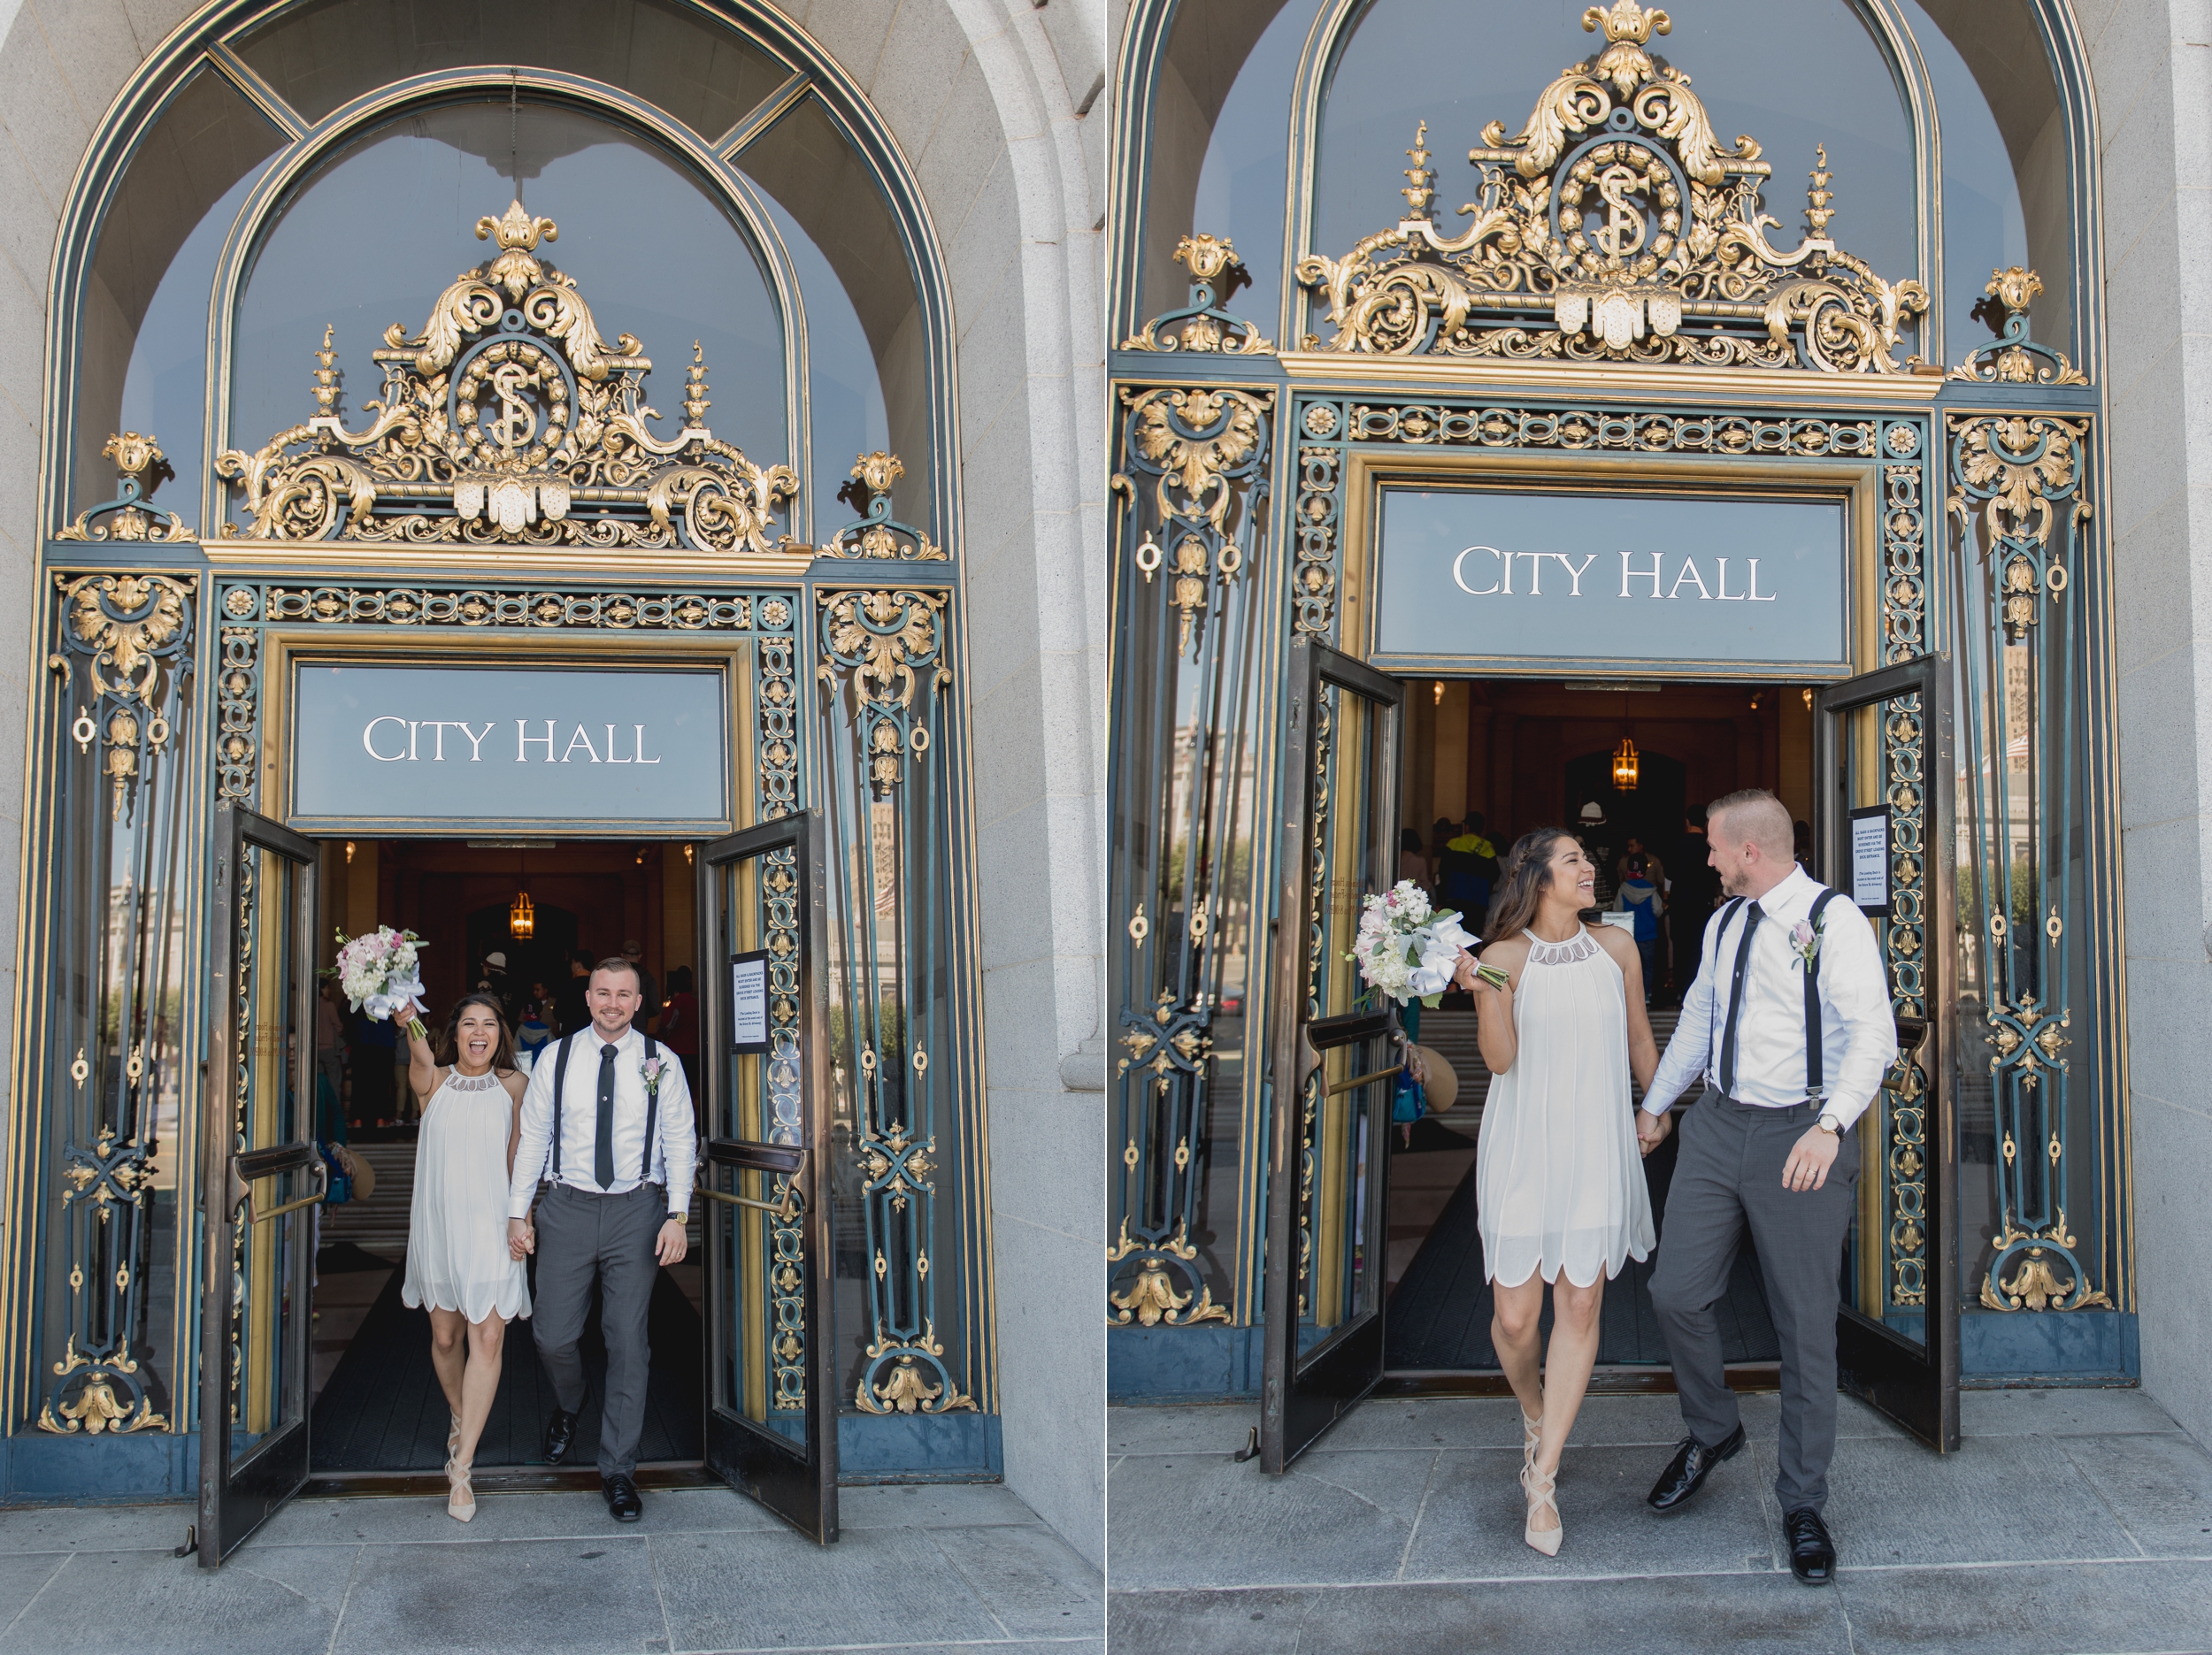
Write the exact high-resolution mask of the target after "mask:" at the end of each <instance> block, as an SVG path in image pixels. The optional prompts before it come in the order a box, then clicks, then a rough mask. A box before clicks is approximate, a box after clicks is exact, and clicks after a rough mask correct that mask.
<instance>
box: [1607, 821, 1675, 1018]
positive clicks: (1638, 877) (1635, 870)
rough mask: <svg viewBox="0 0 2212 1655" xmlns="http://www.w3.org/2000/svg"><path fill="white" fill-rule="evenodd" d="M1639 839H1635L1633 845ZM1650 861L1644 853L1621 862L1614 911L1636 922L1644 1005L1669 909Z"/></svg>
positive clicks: (1650, 990)
mask: <svg viewBox="0 0 2212 1655" xmlns="http://www.w3.org/2000/svg"><path fill="white" fill-rule="evenodd" d="M1635 842H1636V841H1635V840H1633V839H1631V840H1630V841H1629V843H1630V844H1634V843H1635ZM1648 869H1649V864H1648V863H1647V862H1645V860H1644V859H1643V858H1642V857H1641V856H1629V857H1625V858H1624V859H1623V860H1622V862H1621V873H1622V876H1623V877H1622V879H1621V888H1620V889H1619V890H1617V891H1616V892H1615V893H1613V903H1612V906H1613V910H1614V912H1616V913H1619V914H1627V915H1629V916H1632V917H1633V918H1634V920H1635V922H1636V931H1635V936H1636V952H1637V953H1638V954H1641V955H1642V956H1643V962H1644V1004H1645V1005H1647V1006H1648V1005H1650V1004H1651V996H1652V992H1653V985H1654V984H1655V982H1656V981H1657V978H1656V977H1655V975H1654V973H1655V969H1656V967H1657V965H1658V963H1659V916H1661V915H1662V914H1663V913H1665V912H1666V899H1665V898H1663V897H1662V896H1661V895H1660V894H1659V887H1658V885H1656V884H1655V883H1654V881H1653V880H1652V878H1651V876H1650V873H1649V871H1648Z"/></svg>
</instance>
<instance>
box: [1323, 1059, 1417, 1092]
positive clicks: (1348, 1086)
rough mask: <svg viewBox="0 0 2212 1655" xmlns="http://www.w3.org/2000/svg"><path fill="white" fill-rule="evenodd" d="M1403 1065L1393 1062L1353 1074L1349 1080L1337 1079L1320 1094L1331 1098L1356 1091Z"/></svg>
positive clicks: (1387, 1077)
mask: <svg viewBox="0 0 2212 1655" xmlns="http://www.w3.org/2000/svg"><path fill="white" fill-rule="evenodd" d="M1404 1067H1405V1065H1404V1064H1402V1063H1393V1064H1392V1065H1391V1066H1390V1067H1389V1068H1388V1069H1375V1070H1373V1071H1372V1072H1371V1073H1369V1074H1365V1075H1355V1076H1353V1077H1351V1079H1349V1080H1340V1081H1338V1082H1337V1083H1336V1084H1335V1085H1333V1086H1332V1087H1330V1088H1329V1089H1328V1090H1327V1091H1326V1092H1323V1093H1322V1094H1321V1095H1322V1096H1323V1097H1325V1098H1333V1097H1335V1096H1336V1094H1337V1093H1338V1092H1356V1091H1357V1090H1358V1089H1359V1088H1360V1087H1362V1086H1365V1085H1371V1084H1373V1083H1374V1082H1376V1081H1379V1080H1388V1079H1389V1078H1390V1077H1392V1076H1393V1075H1394V1074H1396V1073H1397V1072H1398V1071H1399V1070H1400V1069H1403V1068H1404Z"/></svg>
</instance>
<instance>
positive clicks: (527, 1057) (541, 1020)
mask: <svg viewBox="0 0 2212 1655" xmlns="http://www.w3.org/2000/svg"><path fill="white" fill-rule="evenodd" d="M540 992H543V985H540ZM551 1038H553V1031H552V1029H551V1028H550V1027H549V1026H548V1024H547V1023H546V1021H545V1002H544V1001H543V1000H532V1001H531V1002H530V1003H529V1004H528V1005H526V1006H525V1007H524V1008H522V1021H521V1023H518V1024H517V1025H516V1027H515V1054H516V1056H517V1057H518V1058H520V1059H521V1061H522V1066H523V1067H524V1068H525V1069H528V1068H529V1067H530V1065H532V1064H533V1063H534V1062H536V1061H538V1049H539V1048H540V1047H541V1046H544V1045H545V1043H546V1042H547V1041H549V1040H550V1039H551Z"/></svg>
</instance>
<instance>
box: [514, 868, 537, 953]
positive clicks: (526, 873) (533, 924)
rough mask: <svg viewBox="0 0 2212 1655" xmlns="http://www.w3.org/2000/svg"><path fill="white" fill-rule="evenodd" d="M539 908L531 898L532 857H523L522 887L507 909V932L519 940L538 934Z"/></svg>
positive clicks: (524, 940)
mask: <svg viewBox="0 0 2212 1655" xmlns="http://www.w3.org/2000/svg"><path fill="white" fill-rule="evenodd" d="M537 931H538V910H537V908H536V907H535V906H534V904H533V903H532V902H531V900H530V858H529V855H528V854H524V856H523V859H522V889H521V890H519V891H518V892H516V893H515V900H514V901H513V902H512V903H511V905H510V906H509V907H508V909H507V933H508V935H510V936H511V937H512V938H513V939H515V940H516V941H517V942H527V941H529V940H530V939H531V938H533V937H534V936H536V935H537Z"/></svg>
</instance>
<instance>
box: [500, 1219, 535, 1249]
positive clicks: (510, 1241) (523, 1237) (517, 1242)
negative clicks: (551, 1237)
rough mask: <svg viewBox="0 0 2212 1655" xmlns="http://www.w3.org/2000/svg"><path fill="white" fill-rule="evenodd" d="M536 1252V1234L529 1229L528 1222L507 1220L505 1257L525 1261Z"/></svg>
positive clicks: (525, 1220) (526, 1220)
mask: <svg viewBox="0 0 2212 1655" xmlns="http://www.w3.org/2000/svg"><path fill="white" fill-rule="evenodd" d="M537 1250H538V1232H537V1231H536V1230H534V1229H533V1228H532V1227H531V1223H530V1221H529V1220H528V1219H526V1218H511V1219H509V1220H508V1221H507V1256H508V1257H509V1258H511V1259H525V1258H527V1257H529V1256H530V1254H532V1253H535V1252H536V1251H537Z"/></svg>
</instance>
